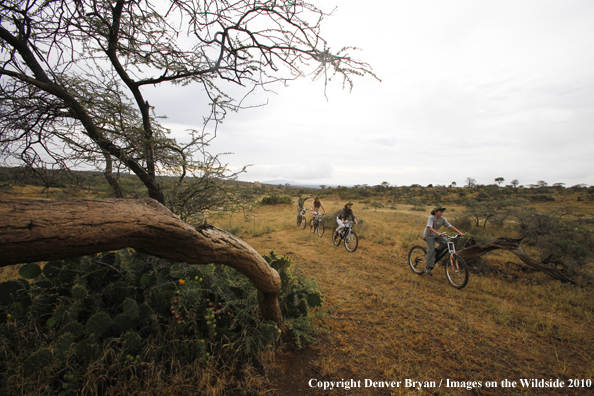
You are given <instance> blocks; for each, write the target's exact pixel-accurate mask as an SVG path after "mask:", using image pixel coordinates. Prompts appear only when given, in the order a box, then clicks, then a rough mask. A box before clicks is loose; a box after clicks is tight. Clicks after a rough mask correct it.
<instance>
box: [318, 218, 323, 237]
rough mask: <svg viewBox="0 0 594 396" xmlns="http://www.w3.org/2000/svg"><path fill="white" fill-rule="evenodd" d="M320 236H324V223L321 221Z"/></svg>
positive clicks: (319, 225) (319, 226)
mask: <svg viewBox="0 0 594 396" xmlns="http://www.w3.org/2000/svg"><path fill="white" fill-rule="evenodd" d="M318 235H319V236H322V235H324V223H322V222H321V221H320V222H319V223H318Z"/></svg>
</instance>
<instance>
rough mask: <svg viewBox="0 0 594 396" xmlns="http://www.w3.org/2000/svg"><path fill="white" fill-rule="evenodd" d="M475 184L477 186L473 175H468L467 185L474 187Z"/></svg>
mask: <svg viewBox="0 0 594 396" xmlns="http://www.w3.org/2000/svg"><path fill="white" fill-rule="evenodd" d="M475 186H476V180H475V179H473V178H471V177H467V178H466V187H468V188H473V187H475Z"/></svg>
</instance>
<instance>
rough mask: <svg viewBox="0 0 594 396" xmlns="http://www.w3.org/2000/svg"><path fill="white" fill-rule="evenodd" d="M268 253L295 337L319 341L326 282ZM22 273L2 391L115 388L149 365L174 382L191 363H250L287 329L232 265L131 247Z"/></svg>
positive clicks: (2, 316)
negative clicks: (264, 314) (263, 311)
mask: <svg viewBox="0 0 594 396" xmlns="http://www.w3.org/2000/svg"><path fill="white" fill-rule="evenodd" d="M265 259H266V261H267V262H268V263H269V264H270V265H271V266H272V267H273V268H275V269H277V270H278V271H279V274H280V276H281V280H282V291H281V294H280V295H279V303H280V305H281V310H282V313H283V315H284V317H285V318H286V321H287V324H288V328H289V332H288V337H289V338H290V341H291V342H293V343H294V344H296V345H298V346H300V345H301V344H302V343H303V340H313V339H314V338H313V336H314V332H315V328H314V327H313V325H312V324H311V321H310V316H309V314H310V313H311V311H312V308H314V307H319V306H321V305H322V298H321V295H320V293H319V291H318V290H317V285H316V284H315V282H313V281H311V280H308V279H306V278H305V277H303V276H302V275H301V274H300V273H298V272H297V271H294V270H292V269H291V268H290V260H289V259H288V258H286V257H282V258H279V257H278V256H277V255H276V254H274V252H272V253H271V254H270V256H267V257H265ZM19 274H20V275H21V278H19V279H16V280H10V281H7V282H3V283H1V284H0V345H2V349H3V351H2V353H3V355H4V356H5V359H2V362H1V363H0V372H2V373H3V374H2V375H1V376H0V388H2V389H17V388H16V386H17V385H18V386H19V389H21V390H22V392H23V393H24V394H34V393H44V394H64V395H68V394H72V395H76V394H81V393H95V392H98V393H99V394H107V393H110V392H109V391H108V389H112V387H116V388H117V382H118V381H126V379H128V380H138V379H140V380H149V379H150V378H151V376H152V375H153V374H152V373H153V372H152V371H151V370H150V369H149V366H150V367H152V368H153V369H154V367H159V371H160V372H161V374H162V377H163V378H162V381H165V382H167V381H168V379H169V378H171V381H174V382H175V381H176V380H177V381H179V377H178V378H175V376H176V375H178V374H179V372H180V371H183V367H185V366H188V365H192V364H194V365H195V364H198V365H201V366H202V367H206V365H207V362H213V361H214V362H217V363H218V364H222V365H224V366H226V367H238V366H241V365H242V363H244V362H247V361H249V360H250V359H253V357H254V356H255V354H256V353H257V352H258V351H261V350H263V349H264V348H266V347H268V346H271V345H274V344H275V343H276V342H277V341H278V339H279V337H280V333H281V330H280V329H279V328H278V327H277V324H276V323H274V322H271V321H266V320H264V319H262V318H261V317H260V315H259V312H258V309H257V293H256V289H255V288H254V287H253V285H252V284H251V283H250V282H249V280H248V279H247V278H246V277H245V276H243V275H241V274H239V273H238V272H237V271H235V270H234V269H232V268H230V267H227V266H223V265H206V266H198V265H187V264H184V263H174V262H170V261H167V260H163V259H158V258H155V257H152V256H147V255H142V254H139V253H137V252H135V251H133V250H128V249H124V250H120V251H117V252H111V253H103V254H98V255H95V256H86V257H82V258H79V259H72V260H62V261H50V262H48V263H47V264H46V265H45V266H43V268H42V267H41V266H40V265H38V264H36V263H31V264H26V265H23V266H22V267H21V268H20V270H19ZM211 356H212V357H213V359H211V358H210V357H211ZM197 362H198V363H197ZM90 373H92V374H90ZM23 374H24V375H25V376H26V377H29V378H28V379H27V380H26V381H23V378H22V376H23ZM89 375H91V376H92V378H89ZM82 377H85V381H82V380H81V378H82ZM106 378H107V379H109V378H111V379H113V378H117V381H115V380H113V382H110V381H112V380H105V379H106ZM93 380H95V381H93ZM193 380H195V378H194V377H192V378H187V381H189V382H191V381H193ZM23 384H25V385H23ZM36 384H43V385H36ZM36 386H43V387H44V389H43V391H42V389H40V388H39V389H38V388H36Z"/></svg>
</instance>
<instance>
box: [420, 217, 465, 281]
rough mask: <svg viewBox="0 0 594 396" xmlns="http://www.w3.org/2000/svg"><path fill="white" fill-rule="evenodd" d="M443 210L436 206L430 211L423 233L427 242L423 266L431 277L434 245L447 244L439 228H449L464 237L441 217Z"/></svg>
mask: <svg viewBox="0 0 594 396" xmlns="http://www.w3.org/2000/svg"><path fill="white" fill-rule="evenodd" d="M445 210H446V208H444V207H443V206H441V205H437V206H436V207H435V208H434V209H433V210H432V211H431V216H429V219H428V220H427V226H426V227H425V231H424V232H423V239H424V240H425V241H426V242H427V265H425V273H426V274H427V275H429V276H433V274H432V273H431V270H432V269H433V267H434V266H435V243H439V245H440V246H441V245H442V244H445V243H447V242H448V240H447V239H446V238H444V237H443V233H441V232H439V229H440V228H441V226H445V227H446V228H451V229H452V230H454V231H456V232H457V233H458V234H460V235H464V233H462V232H461V231H460V230H458V229H457V228H456V227H454V226H453V225H451V224H450V223H449V222H448V221H447V220H446V218H445V217H443V212H445Z"/></svg>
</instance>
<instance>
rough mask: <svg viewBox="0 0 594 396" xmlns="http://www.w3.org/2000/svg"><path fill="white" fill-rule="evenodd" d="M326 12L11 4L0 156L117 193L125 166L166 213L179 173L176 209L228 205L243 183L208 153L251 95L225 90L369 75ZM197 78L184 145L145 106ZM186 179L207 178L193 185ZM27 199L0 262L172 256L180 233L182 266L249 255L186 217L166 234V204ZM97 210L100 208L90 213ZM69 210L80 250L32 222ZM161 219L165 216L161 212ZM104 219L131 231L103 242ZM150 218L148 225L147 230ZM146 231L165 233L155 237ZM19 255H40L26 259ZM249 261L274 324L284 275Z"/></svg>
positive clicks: (270, 5) (83, 0)
mask: <svg viewBox="0 0 594 396" xmlns="http://www.w3.org/2000/svg"><path fill="white" fill-rule="evenodd" d="M327 15H328V14H326V13H324V12H323V11H321V10H320V9H318V8H317V7H315V6H314V5H312V4H309V3H307V2H305V1H303V0H278V1H262V0H239V1H234V2H230V1H226V0H168V1H167V0H165V1H159V2H155V3H151V2H150V1H145V0H137V1H128V0H115V1H107V0H49V1H47V0H43V1H41V0H30V1H26V2H23V1H20V0H6V1H2V2H1V3H0V22H1V24H0V54H1V55H0V56H1V64H0V157H1V158H3V159H4V161H5V162H6V163H9V164H14V162H15V161H18V162H24V163H25V164H27V165H28V166H29V167H31V168H34V167H36V166H37V167H39V166H40V165H43V164H45V163H50V164H52V167H54V168H58V169H67V168H71V167H76V166H78V165H81V164H93V165H96V166H100V167H103V168H104V169H105V174H106V178H107V179H108V181H109V182H110V183H111V184H112V186H113V188H114V192H115V193H116V195H117V191H118V186H117V179H116V178H115V177H114V175H113V173H114V170H115V173H116V174H117V172H118V171H119V170H121V169H127V170H129V171H131V172H133V173H134V174H135V175H136V176H137V177H138V178H139V179H140V180H141V181H142V183H143V184H144V186H146V188H147V190H148V194H149V197H151V198H153V199H155V200H156V201H158V202H159V203H161V204H167V200H166V191H165V188H164V186H163V185H162V184H161V182H160V180H159V177H158V176H159V175H164V174H174V175H177V176H178V177H179V178H178V180H177V181H176V184H175V185H174V186H172V189H171V190H170V191H172V192H173V194H170V195H171V196H175V199H172V200H170V207H172V208H174V209H175V208H176V207H178V206H179V207H184V208H188V205H187V203H188V202H193V203H195V206H196V207H197V208H198V210H200V208H204V207H205V206H206V207H208V206H209V205H211V204H212V202H217V205H219V204H220V200H221V199H225V192H224V191H223V189H222V188H221V186H220V183H219V184H217V181H220V180H221V179H224V178H225V177H233V175H229V174H228V171H227V168H226V166H225V165H224V164H221V163H220V161H219V159H218V157H217V156H212V155H210V154H209V153H208V152H207V151H206V149H207V147H208V143H209V139H210V138H212V137H213V136H216V131H217V125H218V124H219V122H220V121H221V120H222V119H223V118H224V116H225V114H226V113H227V112H228V111H236V110H239V109H240V108H241V107H242V99H243V98H244V97H243V96H242V97H239V98H234V97H233V96H232V95H231V94H229V93H228V92H230V91H225V89H223V88H226V89H227V88H229V87H230V86H241V87H245V90H246V92H248V93H249V92H253V91H254V90H255V89H256V88H258V87H266V86H268V85H269V84H271V83H274V82H287V81H289V80H291V79H295V78H298V77H302V76H306V75H309V76H312V77H313V78H321V79H323V81H324V82H326V81H328V80H329V79H330V78H332V77H333V76H340V77H342V79H343V84H344V86H347V87H349V88H350V87H351V86H352V81H351V76H353V75H365V74H370V75H373V73H372V72H371V70H370V68H369V66H368V65H367V64H365V63H363V62H359V61H356V60H354V59H352V58H351V57H350V56H349V54H348V52H349V50H350V49H351V48H343V49H341V50H339V51H337V52H332V51H331V50H330V48H329V47H328V45H327V43H326V41H325V40H324V39H323V38H322V37H321V36H320V24H321V22H322V20H323V19H324V17H326V16H327ZM191 83H195V84H198V85H199V86H200V87H201V91H200V92H202V93H203V94H204V95H205V96H206V98H207V100H208V101H209V103H210V112H209V113H208V114H205V115H204V116H203V117H202V120H201V122H202V126H201V127H200V128H198V129H197V130H194V131H191V132H190V133H189V135H188V139H187V141H185V142H178V141H176V140H174V139H171V138H169V137H168V133H167V132H168V131H167V130H166V129H165V128H163V127H162V126H161V125H160V124H159V122H158V118H157V116H156V114H155V112H154V109H153V108H152V107H151V105H150V104H149V103H148V101H147V100H146V96H145V94H146V88H147V87H149V86H160V85H162V84H191ZM207 126H208V128H210V130H211V131H212V132H211V133H210V134H207V129H206V128H207ZM188 174H194V175H195V176H198V177H196V178H192V179H191V181H189V182H188V181H187V179H188V178H187V176H188ZM196 201H200V202H198V203H197V204H196ZM152 202H154V201H152ZM20 204H22V202H21V203H19V202H8V201H6V202H3V203H0V209H3V210H6V211H8V212H7V213H12V214H14V215H15V216H16V217H14V218H13V217H11V216H8V214H7V215H5V216H0V229H2V230H4V231H5V232H6V235H5V236H3V237H2V238H0V245H2V248H1V249H0V250H2V251H3V255H5V256H6V255H9V254H13V253H14V254H16V255H17V256H15V258H14V260H7V259H4V261H2V260H0V263H3V262H6V263H8V264H13V263H17V262H19V261H20V262H23V260H34V261H42V260H49V259H51V258H50V257H54V258H55V257H66V256H68V255H80V254H88V253H92V252H96V251H101V250H105V249H107V250H109V249H113V248H118V247H120V246H123V245H127V246H133V247H134V246H136V247H138V248H140V249H142V250H144V251H147V252H150V253H151V254H154V255H158V256H159V255H160V256H162V257H171V258H174V257H172V256H171V255H172V254H176V252H178V251H181V250H182V249H181V247H179V246H172V245H168V244H162V243H161V241H165V240H167V238H164V237H167V236H169V237H170V236H171V235H180V237H179V238H174V239H176V241H177V242H178V243H179V242H180V241H185V243H186V244H190V245H191V244H195V246H190V247H188V249H190V250H191V253H190V254H189V256H190V258H188V257H181V256H180V257H177V259H182V260H188V259H191V260H197V262H201V263H206V262H210V261H211V260H222V261H225V260H226V261H227V262H228V264H229V265H235V264H234V263H235V261H234V260H235V258H236V256H238V255H239V256H241V252H242V251H244V250H246V249H248V248H247V247H245V246H243V245H245V244H243V245H242V244H241V243H239V242H238V241H237V238H234V237H233V236H231V235H229V234H227V233H224V232H222V231H220V230H216V229H214V228H208V234H209V235H210V236H209V238H210V240H212V241H214V242H213V243H212V244H211V243H209V242H204V241H202V237H200V236H199V235H198V234H200V233H202V232H203V231H196V230H193V229H191V227H185V226H184V223H183V222H181V221H180V223H181V224H180V223H176V224H175V225H174V227H173V229H174V230H177V231H169V230H168V228H167V227H165V224H168V222H169V221H170V220H169V219H170V218H169V217H168V216H167V214H166V213H164V212H163V210H162V207H161V206H160V205H158V204H157V206H155V207H153V206H152V204H151V203H139V205H140V206H141V207H148V206H150V207H151V208H152V209H151V210H150V211H147V210H144V209H143V210H141V211H138V213H137V215H135V216H132V217H130V216H131V213H133V212H134V211H133V210H132V209H130V205H137V204H136V203H134V202H126V201H123V200H117V201H116V202H111V203H110V205H113V208H112V209H105V205H106V203H105V202H103V203H102V202H86V201H80V202H78V203H72V202H66V203H60V205H64V209H60V210H59V211H58V210H54V209H52V207H51V205H52V204H50V203H48V202H37V203H31V205H32V206H30V207H29V209H15V208H16V207H17V206H19V205H20ZM33 206H39V212H38V213H39V215H36V216H34V215H31V216H30V215H29V214H28V212H30V211H31V210H33V209H31V208H32V207H33ZM91 207H97V208H99V209H98V210H96V211H92V213H91V212H89V208H91ZM11 208H12V209H11ZM66 208H70V209H71V210H70V213H72V218H73V219H75V220H77V222H74V223H72V222H71V223H69V227H70V226H72V225H73V224H74V225H75V229H74V230H71V231H72V233H71V235H73V236H75V237H76V238H74V239H76V241H75V243H76V244H77V245H76V246H77V247H76V248H75V249H74V250H69V249H70V247H69V245H70V244H71V242H69V240H72V239H73V238H68V237H64V232H65V231H64V229H63V228H56V227H50V228H47V227H44V226H42V227H37V226H36V224H37V223H35V222H37V221H38V219H39V218H41V217H43V219H44V220H43V221H42V222H41V224H43V225H48V224H49V225H51V224H58V223H59V222H58V221H57V220H60V219H61V218H62V217H64V216H63V215H62V214H61V213H62V212H66ZM101 208H102V209H101ZM36 210H37V209H36ZM87 212H89V213H87ZM161 212H163V213H162V214H163V216H160V217H159V218H157V217H156V215H155V213H161ZM36 213H37V212H36ZM134 213H136V212H134ZM115 214H117V216H116V215H115ZM185 215H186V214H185V213H182V217H183V216H185ZM171 217H172V218H173V217H174V216H171ZM29 218H35V219H36V220H35V222H34V221H33V220H30V221H28V220H27V219H29ZM105 218H108V220H107V223H108V224H111V225H114V224H116V225H117V227H116V228H115V229H117V230H123V232H124V234H122V235H119V234H117V235H116V234H113V233H107V234H105V233H104V231H105V230H104V229H105V227H103V226H98V227H95V225H97V224H99V223H98V222H100V221H102V219H105ZM109 219H111V220H109ZM141 219H145V220H148V222H147V223H144V226H140V227H139V226H138V225H139V224H141V222H140V220H141ZM159 219H164V220H159ZM137 220H138V221H137ZM160 221H161V223H162V224H160V223H159V222H160ZM178 221H179V220H178ZM32 230H33V232H32ZM38 230H40V231H43V232H44V233H45V232H46V231H47V232H48V233H49V234H44V235H45V236H44V237H43V238H42V239H43V240H49V239H51V238H54V240H55V241H56V242H55V243H52V244H47V245H43V247H40V248H39V249H37V248H31V246H33V247H36V246H40V245H39V244H38V241H39V239H36V238H38V237H39V233H38V232H37V231H38ZM77 230H78V231H77ZM4 231H3V232H4ZM149 231H150V232H151V233H152V232H153V231H157V232H156V234H151V235H150V236H147V234H146V233H147V232H149ZM69 232H70V231H69ZM114 235H116V237H115V239H114ZM36 241H37V242H36ZM106 241H109V242H110V243H111V244H106V243H107V242H106ZM201 241H202V242H201ZM28 244H29V245H28ZM27 246H29V247H27ZM192 249H193V250H192ZM248 250H249V249H248ZM252 250H253V249H252ZM19 252H21V253H22V252H30V253H32V254H34V255H32V256H26V257H24V256H20V255H19V254H20V253H19ZM215 253H216V254H215ZM239 256H238V257H239ZM248 256H249V257H248V258H246V263H247V264H246V265H247V267H245V268H248V267H249V268H250V269H247V270H246V272H245V273H246V274H249V275H248V276H250V279H252V281H254V280H255V281H254V284H255V285H256V286H257V287H258V290H259V291H260V297H261V298H259V302H260V305H261V307H262V311H263V313H264V316H265V317H267V318H268V319H272V320H275V321H277V322H280V321H281V318H280V309H279V307H278V302H277V300H276V296H277V295H278V291H279V289H280V281H279V278H278V274H277V273H276V272H275V271H274V270H272V269H270V270H268V267H267V265H266V262H264V261H263V259H262V258H261V257H260V256H259V255H258V254H257V253H256V252H255V251H251V252H250V254H249V255H248ZM242 268H243V267H242ZM260 280H261V282H260Z"/></svg>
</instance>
